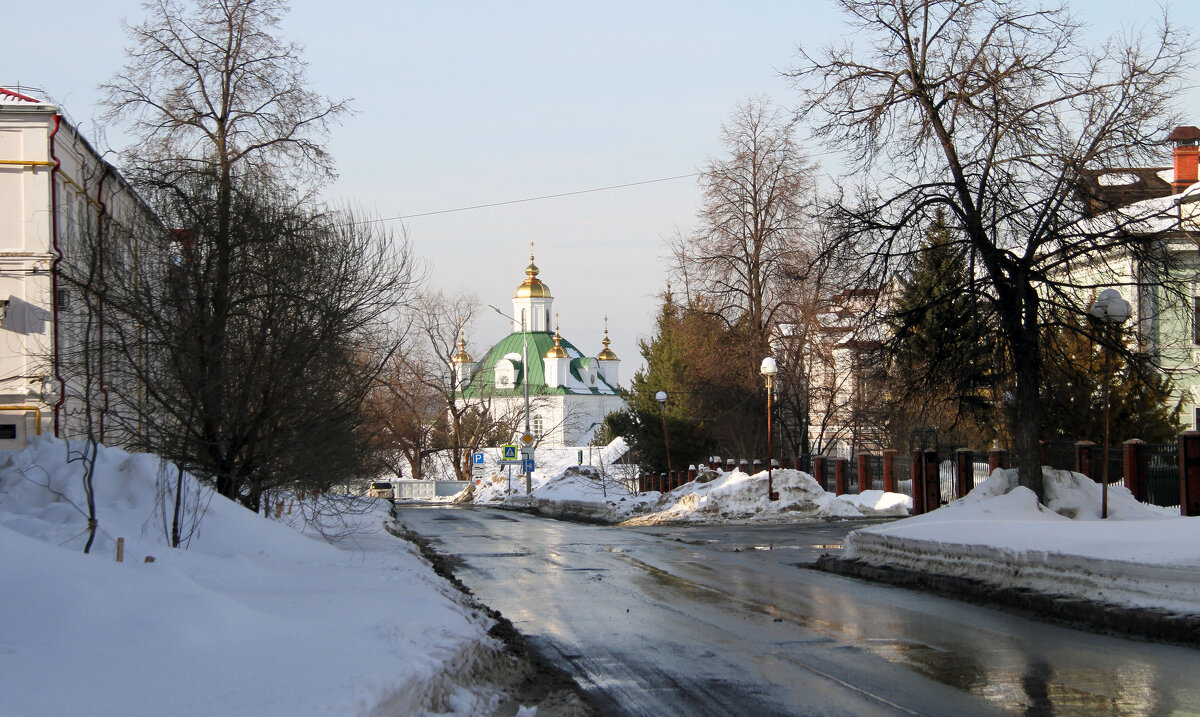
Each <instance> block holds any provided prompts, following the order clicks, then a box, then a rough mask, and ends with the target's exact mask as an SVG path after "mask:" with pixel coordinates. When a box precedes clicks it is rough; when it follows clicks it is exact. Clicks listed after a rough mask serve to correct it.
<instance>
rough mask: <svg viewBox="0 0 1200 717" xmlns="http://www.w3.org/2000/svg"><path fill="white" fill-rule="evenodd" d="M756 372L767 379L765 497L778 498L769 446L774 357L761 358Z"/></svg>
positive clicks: (770, 447)
mask: <svg viewBox="0 0 1200 717" xmlns="http://www.w3.org/2000/svg"><path fill="white" fill-rule="evenodd" d="M758 372H759V373H761V374H762V375H763V378H765V379H766V380H767V499H768V500H779V494H778V493H776V492H775V485H774V482H773V481H772V477H771V459H772V457H773V456H774V455H775V451H774V450H773V448H772V446H771V393H772V391H771V388H772V385H773V383H774V378H775V374H777V373H779V367H778V366H776V365H775V359H773V358H771V357H770V356H768V357H766V358H765V359H763V361H762V366H761V367H760V368H759V369H758Z"/></svg>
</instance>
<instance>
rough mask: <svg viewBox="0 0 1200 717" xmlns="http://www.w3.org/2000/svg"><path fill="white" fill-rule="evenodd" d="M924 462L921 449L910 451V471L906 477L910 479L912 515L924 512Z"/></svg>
mask: <svg viewBox="0 0 1200 717" xmlns="http://www.w3.org/2000/svg"><path fill="white" fill-rule="evenodd" d="M924 465H925V462H924V461H923V460H922V458H921V449H920V448H914V449H913V451H912V470H911V471H910V472H909V474H908V475H910V476H911V477H912V499H913V515H920V514H921V513H924V512H925V468H924Z"/></svg>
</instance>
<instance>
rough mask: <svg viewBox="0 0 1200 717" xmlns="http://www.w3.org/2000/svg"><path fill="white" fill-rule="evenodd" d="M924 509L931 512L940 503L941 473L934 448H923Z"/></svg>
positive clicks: (939, 505) (938, 506)
mask: <svg viewBox="0 0 1200 717" xmlns="http://www.w3.org/2000/svg"><path fill="white" fill-rule="evenodd" d="M924 457H925V486H924V488H925V510H926V512H932V511H935V510H937V509H938V508H940V507H941V505H942V475H941V471H940V470H939V466H938V452H937V449H936V448H926V449H925V456H924Z"/></svg>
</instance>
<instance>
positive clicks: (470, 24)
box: [0, 0, 1200, 384]
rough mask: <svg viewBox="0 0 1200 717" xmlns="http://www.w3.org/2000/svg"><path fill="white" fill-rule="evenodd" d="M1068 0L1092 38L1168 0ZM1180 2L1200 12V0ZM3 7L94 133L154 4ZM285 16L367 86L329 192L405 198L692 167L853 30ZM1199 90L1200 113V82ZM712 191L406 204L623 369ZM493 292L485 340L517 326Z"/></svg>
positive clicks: (472, 338) (677, 11)
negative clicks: (529, 274)
mask: <svg viewBox="0 0 1200 717" xmlns="http://www.w3.org/2000/svg"><path fill="white" fill-rule="evenodd" d="M1074 8H1075V10H1076V11H1077V12H1078V13H1079V14H1080V15H1081V17H1083V18H1084V19H1085V20H1087V21H1090V22H1092V23H1094V24H1095V29H1096V32H1097V36H1100V35H1107V34H1109V33H1112V32H1115V31H1118V30H1120V29H1121V28H1122V27H1123V26H1129V25H1135V24H1138V23H1141V22H1144V21H1145V20H1149V19H1152V18H1153V15H1154V14H1155V11H1154V10H1153V6H1152V5H1150V4H1147V3H1129V2H1110V1H1103V2H1100V1H1095V0H1093V1H1092V2H1076V3H1075V4H1074ZM1145 12H1149V13H1150V15H1149V16H1146V15H1143V14H1142V13H1145ZM1172 12H1173V15H1174V18H1175V21H1176V23H1178V24H1179V25H1183V26H1188V27H1190V28H1191V29H1192V31H1193V33H1195V32H1196V28H1198V27H1200V3H1196V2H1194V0H1189V1H1188V2H1177V3H1174V4H1173V6H1172ZM5 14H6V26H7V27H6V30H7V32H6V33H5V39H4V41H3V43H4V44H3V49H2V50H0V60H2V62H0V68H3V69H2V70H0V83H2V84H11V83H15V82H18V81H19V82H21V83H22V84H26V85H29V86H34V87H39V88H42V89H44V90H45V91H46V92H47V93H48V94H49V95H50V96H51V97H52V99H54V100H55V101H57V102H60V103H61V104H62V106H63V107H64V108H65V109H66V111H67V112H68V113H69V115H70V116H71V117H72V119H73V120H74V121H75V122H77V123H78V124H79V125H80V126H81V127H83V129H84V130H85V132H86V133H87V134H89V135H91V136H93V137H94V136H95V132H94V130H93V128H92V117H93V115H94V114H95V104H96V101H97V93H96V91H95V87H96V85H98V84H99V83H100V82H102V81H104V80H106V79H107V78H108V77H109V76H110V75H111V74H112V73H113V72H115V71H116V70H117V69H119V68H120V66H121V65H122V64H123V56H122V48H123V47H124V45H125V37H124V35H123V33H122V32H121V28H120V20H121V18H123V17H129V18H130V19H138V18H140V17H141V16H142V9H141V3H140V1H138V0H105V1H104V2H95V1H94V0H58V1H57V2H53V3H50V2H42V1H40V0H15V2H11V3H10V7H7V8H6V12H5ZM284 31H285V33H286V35H287V36H288V37H289V38H291V39H293V40H295V41H297V42H299V43H301V44H302V45H304V46H305V48H306V51H305V59H306V60H307V61H308V62H309V64H310V68H309V71H310V77H311V81H312V85H313V87H314V88H315V89H317V90H319V91H321V92H323V93H326V94H330V95H334V96H339V97H350V98H353V99H354V102H353V105H354V108H355V110H356V114H355V115H354V116H352V117H349V118H347V120H346V121H345V122H344V123H343V125H342V126H341V127H340V128H338V129H337V130H335V132H334V133H333V135H332V137H331V139H330V148H331V150H332V152H333V154H334V156H335V157H336V158H337V162H338V171H339V174H340V176H339V178H338V180H337V181H336V182H335V183H334V184H333V185H332V186H331V187H329V189H328V190H327V192H326V194H327V196H328V197H330V198H331V199H346V200H351V201H354V202H357V203H359V204H361V205H363V206H364V207H365V208H366V209H368V210H371V211H374V212H376V213H377V214H378V215H379V216H383V217H393V216H399V215H411V214H419V213H424V212H433V211H438V210H444V209H453V208H457V207H465V206H472V205H478V204H486V203H492V202H503V201H508V200H515V199H523V198H526V197H537V196H543V195H548V194H556V193H561V192H570V191H575V190H584V189H591V188H596V187H604V186H609V185H615V184H625V183H629V182H638V181H644V180H652V179H657V178H661V177H672V176H676V175H683V174H689V173H692V172H695V171H697V169H698V168H699V167H700V166H701V165H702V164H703V163H704V162H705V160H706V159H707V158H708V157H710V156H715V155H719V153H720V151H721V150H720V145H719V143H718V139H717V135H718V131H719V128H720V125H721V123H722V122H723V121H724V120H725V119H726V117H727V116H728V115H729V113H730V112H731V111H732V110H733V108H734V107H735V105H737V103H739V102H741V101H742V100H744V99H746V98H747V97H751V96H761V95H766V96H769V97H771V98H772V99H773V100H775V101H776V102H777V103H779V104H781V105H785V106H786V105H789V104H791V103H792V102H793V101H794V99H795V96H794V94H793V93H792V92H791V90H790V89H789V88H788V84H787V82H786V81H784V80H783V79H782V78H781V77H780V76H779V70H780V69H783V68H786V67H788V66H790V65H792V64H793V63H794V61H795V54H796V53H795V48H796V46H797V44H804V45H805V46H814V47H815V46H817V45H820V44H823V43H825V42H827V41H829V40H830V39H833V38H836V37H838V36H840V34H841V20H840V17H839V15H838V14H837V12H836V11H835V9H834V6H833V3H832V2H817V1H810V2H747V3H736V4H735V3H717V2H637V3H635V2H607V3H603V4H587V5H586V6H585V5H584V4H581V3H563V2H553V3H552V2H537V3H532V2H509V3H503V4H500V3H482V2H460V3H449V2H422V3H413V2H403V1H392V2H375V1H370V2H366V1H364V2H357V1H354V0H347V1H345V2H342V3H338V4H335V3H330V2H327V1H324V2H316V1H315V0H296V1H295V2H293V5H292V12H291V14H290V15H289V16H288V17H287V18H286V20H285V22H284ZM1186 103H1187V105H1188V106H1187V107H1185V108H1184V109H1185V110H1188V109H1189V108H1190V110H1191V112H1192V115H1193V116H1194V120H1193V123H1195V124H1200V92H1198V91H1197V90H1194V89H1193V90H1192V91H1191V92H1190V93H1189V94H1188V95H1187V98H1186ZM110 141H111V143H112V144H114V145H119V143H120V138H119V137H118V136H116V135H112V134H111V133H110ZM814 151H817V150H816V149H814ZM826 159H828V158H826ZM1167 161H1169V160H1168V158H1166V157H1164V163H1165V162H1167ZM699 201H700V193H699V190H698V188H697V185H696V182H695V179H679V180H674V181H669V182H662V183H655V184H647V185H642V186H637V187H629V188H625V189H615V190H611V191H606V192H598V193H590V194H583V195H579V196H573V197H567V198H559V199H550V200H545V201H538V202H529V203H522V204H515V205H510V206H503V207H495V208H489V209H480V210H474V211H470V212H461V213H451V214H440V215H436V216H427V217H417V218H412V219H409V220H407V221H406V222H405V223H406V224H407V227H408V230H409V235H410V237H411V239H412V241H413V246H414V247H415V250H416V252H417V254H418V255H420V256H422V257H424V258H425V259H426V260H427V261H428V262H429V264H430V270H431V284H432V285H433V287H434V288H442V289H446V290H458V289H468V290H472V291H474V292H475V293H477V294H478V296H479V298H480V300H481V302H482V303H483V304H484V305H486V304H494V305H496V306H498V307H500V308H501V309H504V310H506V311H507V310H508V309H509V307H510V299H511V297H512V292H513V289H514V288H515V287H516V286H517V284H519V283H520V282H521V280H522V279H523V278H524V275H523V271H524V268H525V266H526V264H527V263H528V249H529V242H530V241H534V242H536V251H537V263H538V266H539V267H540V268H541V269H542V275H541V278H542V279H544V280H545V281H546V283H548V284H549V285H550V287H551V290H552V291H553V294H554V296H555V310H556V311H558V312H559V313H560V314H561V324H562V331H563V335H564V336H566V337H567V338H568V339H570V340H571V341H572V342H574V343H575V344H576V345H577V346H578V347H579V348H580V349H581V350H583V351H584V352H585V353H589V354H593V355H594V354H595V353H596V352H597V351H599V349H600V339H601V338H602V333H603V322H602V317H603V316H604V314H606V313H607V314H608V315H609V317H610V328H611V335H612V339H613V346H612V348H613V350H614V351H616V352H617V354H618V355H619V356H620V357H621V359H622V360H623V365H622V371H621V373H622V383H626V384H627V383H628V380H629V377H630V376H631V375H632V373H633V370H634V369H635V368H636V367H637V366H638V365H639V364H640V357H639V356H638V351H637V345H636V341H637V340H638V339H639V338H645V337H647V335H648V334H649V332H650V331H651V330H652V325H653V317H654V313H655V309H656V308H657V303H658V302H657V298H656V295H657V294H658V293H660V292H661V291H662V289H663V287H664V286H665V284H666V276H665V267H664V262H663V261H662V257H663V254H664V248H663V243H662V239H663V238H664V237H666V236H667V235H669V234H671V233H672V232H673V231H674V230H675V229H676V228H678V229H680V230H681V231H684V232H686V231H687V230H688V228H689V227H690V226H691V224H692V221H693V218H694V215H695V212H696V209H697V208H698V206H699ZM484 311H485V312H487V313H486V314H481V315H480V316H479V320H478V321H477V323H476V325H475V327H474V330H473V333H472V334H471V335H469V336H468V340H469V342H470V344H471V350H472V351H473V352H474V353H476V354H481V353H482V352H483V350H484V349H485V348H486V347H487V346H488V345H490V344H491V343H493V342H494V341H496V340H497V339H499V338H500V337H502V336H503V335H504V334H505V333H506V332H507V329H508V327H507V323H506V322H505V321H504V320H503V319H501V318H500V317H498V316H496V315H495V314H492V313H491V312H490V311H488V310H487V309H486V308H485V309H484Z"/></svg>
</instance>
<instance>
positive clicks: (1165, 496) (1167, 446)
mask: <svg viewBox="0 0 1200 717" xmlns="http://www.w3.org/2000/svg"><path fill="white" fill-rule="evenodd" d="M1146 482H1147V485H1146V499H1147V500H1148V501H1149V502H1150V503H1153V504H1154V505H1161V506H1163V507H1164V508H1178V507H1179V506H1180V501H1179V444H1178V443H1148V444H1146Z"/></svg>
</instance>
